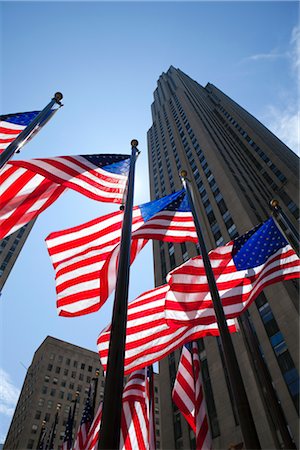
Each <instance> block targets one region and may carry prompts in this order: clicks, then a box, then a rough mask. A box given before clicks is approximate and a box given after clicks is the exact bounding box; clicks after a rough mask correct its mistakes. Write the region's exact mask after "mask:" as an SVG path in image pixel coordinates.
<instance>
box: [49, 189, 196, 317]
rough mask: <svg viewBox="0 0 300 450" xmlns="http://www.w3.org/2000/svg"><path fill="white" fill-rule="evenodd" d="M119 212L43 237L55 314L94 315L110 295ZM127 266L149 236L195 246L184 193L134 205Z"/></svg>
mask: <svg viewBox="0 0 300 450" xmlns="http://www.w3.org/2000/svg"><path fill="white" fill-rule="evenodd" d="M122 221H123V212H122V211H117V212H115V213H111V214H107V215H105V216H102V217H100V218H98V219H94V220H92V221H89V222H87V223H85V224H82V225H79V226H76V227H73V228H69V229H67V230H63V231H58V232H54V233H51V234H50V235H49V236H48V237H47V238H46V244H47V247H48V251H49V255H50V257H51V259H52V263H53V267H54V269H55V272H56V277H55V278H56V292H57V308H58V314H59V315H61V316H66V317H72V316H79V315H83V314H88V313H91V312H94V311H97V310H98V309H99V308H100V307H101V306H102V305H103V303H104V302H105V301H106V300H107V298H108V297H109V295H110V294H111V293H112V292H113V290H114V288H115V282H116V273H117V271H116V269H117V264H118V258H119V251H120V247H119V243H120V237H121V229H122ZM132 231H133V234H132V246H131V262H133V261H134V259H135V257H136V255H137V254H138V253H139V252H140V251H141V249H142V248H143V247H144V246H145V244H146V243H147V241H148V238H149V237H150V236H152V238H155V239H161V240H166V241H176V242H182V241H193V242H197V235H196V231H195V227H194V222H193V219H192V215H191V213H190V212H189V210H188V208H187V205H186V199H185V193H184V191H179V192H175V193H174V194H171V195H168V196H166V197H163V198H161V199H159V200H155V201H153V202H149V203H145V204H143V205H140V206H135V207H134V209H133V219H132Z"/></svg>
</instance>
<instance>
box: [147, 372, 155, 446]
mask: <svg viewBox="0 0 300 450" xmlns="http://www.w3.org/2000/svg"><path fill="white" fill-rule="evenodd" d="M148 371H149V447H150V448H151V444H153V446H154V449H156V426H155V411H154V408H155V402H154V372H153V365H152V364H151V365H150V366H148ZM151 424H152V427H151ZM151 431H152V433H153V436H152V433H151ZM152 439H153V442H152ZM151 450H152V449H151Z"/></svg>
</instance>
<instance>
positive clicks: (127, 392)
mask: <svg viewBox="0 0 300 450" xmlns="http://www.w3.org/2000/svg"><path fill="white" fill-rule="evenodd" d="M148 414H149V397H148V392H147V371H146V369H141V370H138V371H135V372H133V373H132V374H131V375H130V376H129V378H128V381H127V384H126V386H125V388H124V391H123V398H122V417H121V436H120V449H123V450H149V437H150V434H149V431H150V430H149V415H148Z"/></svg>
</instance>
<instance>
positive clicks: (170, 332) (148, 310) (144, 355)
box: [97, 285, 236, 374]
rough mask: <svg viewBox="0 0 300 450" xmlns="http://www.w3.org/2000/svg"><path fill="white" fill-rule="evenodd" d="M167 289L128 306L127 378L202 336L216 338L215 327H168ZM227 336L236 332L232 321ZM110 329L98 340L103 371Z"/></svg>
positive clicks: (160, 288) (125, 363)
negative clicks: (166, 313) (166, 312)
mask: <svg viewBox="0 0 300 450" xmlns="http://www.w3.org/2000/svg"><path fill="white" fill-rule="evenodd" d="M168 289H169V286H168V285H163V286H160V287H158V288H155V289H151V290H150V291H147V292H145V293H144V294H142V295H140V296H139V297H137V298H136V299H135V300H133V301H132V302H130V303H129V305H128V316H127V329H126V346H125V360H124V370H125V374H128V373H130V372H132V371H134V370H138V369H140V368H143V367H145V366H148V365H150V364H153V363H154V362H156V361H159V360H160V359H162V358H164V357H165V356H167V355H168V354H169V353H171V352H172V351H174V350H175V349H176V348H178V347H180V346H182V345H183V344H184V343H185V342H189V341H191V340H193V339H200V338H201V337H204V336H217V335H219V329H218V326H217V324H216V323H212V324H209V325H199V326H196V327H190V326H184V327H169V326H168V324H167V322H166V319H165V314H164V310H165V297H166V293H167V291H168ZM227 323H228V327H229V330H230V332H235V331H236V325H235V321H234V320H228V321H227ZM109 339H110V326H108V327H106V328H105V329H104V330H103V331H102V332H101V333H100V335H99V337H98V340H97V345H98V351H99V355H100V359H101V363H102V365H103V367H104V370H106V367H107V358H108V347H109Z"/></svg>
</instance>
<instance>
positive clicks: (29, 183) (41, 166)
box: [0, 154, 130, 239]
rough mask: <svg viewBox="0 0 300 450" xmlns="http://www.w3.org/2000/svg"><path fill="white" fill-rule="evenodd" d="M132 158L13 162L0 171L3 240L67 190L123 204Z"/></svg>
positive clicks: (118, 156)
mask: <svg viewBox="0 0 300 450" xmlns="http://www.w3.org/2000/svg"><path fill="white" fill-rule="evenodd" d="M129 162H130V159H129V156H128V155H108V154H106V155H81V156H60V157H55V158H44V159H31V160H28V161H15V160H14V161H10V162H9V163H7V164H6V165H5V167H3V169H2V170H1V171H0V183H1V200H0V239H3V238H4V237H6V236H8V235H9V234H11V233H13V232H14V231H16V230H17V229H19V228H21V227H22V226H23V225H25V224H26V223H28V222H29V221H30V220H32V219H34V218H35V217H36V216H37V215H38V214H40V213H41V212H42V211H44V210H45V209H46V208H47V207H48V206H50V205H51V204H52V203H53V202H54V201H55V200H56V199H57V198H58V197H59V196H60V195H61V194H62V193H63V192H64V191H65V189H67V188H70V189H74V190H75V191H77V192H80V193H81V194H83V195H86V196H87V197H89V198H92V199H94V200H98V201H101V202H112V203H122V198H123V193H124V189H125V184H126V180H127V172H128V168H129Z"/></svg>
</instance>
